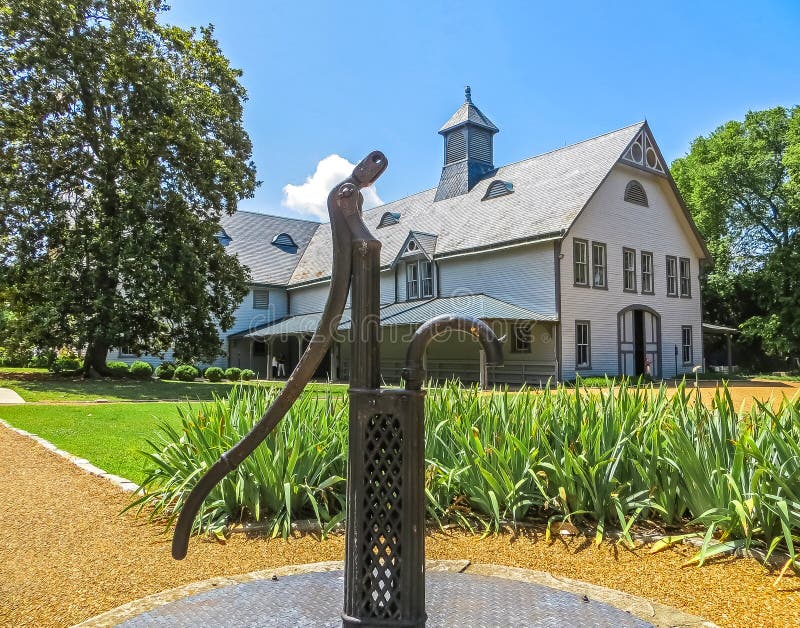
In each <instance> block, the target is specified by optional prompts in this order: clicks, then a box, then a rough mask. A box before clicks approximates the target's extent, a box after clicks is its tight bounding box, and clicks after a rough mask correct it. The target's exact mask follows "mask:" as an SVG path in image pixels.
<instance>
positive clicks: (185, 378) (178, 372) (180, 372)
mask: <svg viewBox="0 0 800 628" xmlns="http://www.w3.org/2000/svg"><path fill="white" fill-rule="evenodd" d="M198 377H200V371H198V370H197V369H196V368H195V367H193V366H192V365H191V364H181V365H180V366H179V367H178V368H176V369H175V379H177V380H178V381H181V382H192V381H194V380H196V379H197V378H198Z"/></svg>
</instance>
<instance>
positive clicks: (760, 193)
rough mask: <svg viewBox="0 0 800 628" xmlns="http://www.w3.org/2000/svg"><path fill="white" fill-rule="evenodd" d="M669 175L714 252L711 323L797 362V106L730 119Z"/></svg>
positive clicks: (708, 300) (708, 299)
mask: <svg viewBox="0 0 800 628" xmlns="http://www.w3.org/2000/svg"><path fill="white" fill-rule="evenodd" d="M671 169H672V174H673V176H674V178H675V182H676V183H677V185H678V188H679V190H680V191H681V194H682V195H683V197H684V199H685V200H686V202H687V204H688V205H689V208H690V210H691V211H692V214H693V215H694V219H695V221H696V222H697V225H698V228H699V229H700V231H701V233H702V234H703V236H704V237H705V238H706V241H707V243H708V245H709V249H710V250H711V252H712V254H713V256H714V262H715V265H714V267H713V269H712V270H711V272H710V273H709V274H708V275H707V277H706V282H705V286H704V288H705V290H704V295H703V296H704V300H705V305H706V309H707V315H708V317H709V318H710V319H712V320H716V321H717V322H720V323H728V324H737V325H741V328H742V329H743V331H744V332H745V336H746V338H749V339H751V340H757V341H758V342H759V343H760V344H761V346H762V347H763V349H764V350H765V351H766V352H767V354H769V355H772V356H775V357H781V358H787V357H798V356H800V234H798V228H800V106H797V107H794V108H790V109H786V108H783V107H776V108H774V109H768V110H766V111H752V112H750V113H748V114H747V115H746V116H745V119H744V121H731V122H728V123H726V124H724V125H722V126H721V127H719V128H717V129H716V130H715V131H714V132H712V133H711V134H709V135H708V136H707V137H699V138H697V139H696V140H695V141H694V142H693V143H692V146H691V150H690V151H689V153H688V154H687V155H686V156H685V157H682V158H680V159H677V160H676V161H675V162H674V163H673V164H672V168H671Z"/></svg>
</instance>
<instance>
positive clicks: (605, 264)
mask: <svg viewBox="0 0 800 628" xmlns="http://www.w3.org/2000/svg"><path fill="white" fill-rule="evenodd" d="M595 247H597V248H598V250H602V251H603V264H602V265H601V266H600V267H601V268H602V269H603V283H602V284H597V283H595V280H594V279H595V272H594V271H595V268H596V266H597V264H596V263H595V257H594V251H595ZM591 250H592V288H594V289H595V290H608V246H606V243H605V242H595V241H592V246H591Z"/></svg>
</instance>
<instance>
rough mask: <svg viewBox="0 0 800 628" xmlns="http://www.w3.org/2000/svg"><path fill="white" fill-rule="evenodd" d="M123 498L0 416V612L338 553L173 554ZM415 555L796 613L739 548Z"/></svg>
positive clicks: (721, 605)
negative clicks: (725, 551) (692, 562)
mask: <svg viewBox="0 0 800 628" xmlns="http://www.w3.org/2000/svg"><path fill="white" fill-rule="evenodd" d="M127 499H129V498H128V497H127V496H126V495H125V494H123V493H122V492H121V491H120V490H119V489H117V488H116V487H114V486H113V485H112V484H111V483H109V482H107V481H105V480H101V479H99V478H95V477H93V476H90V475H88V474H86V473H84V472H82V471H80V470H79V469H78V468H76V467H75V466H73V465H72V464H70V463H69V462H67V461H65V460H63V459H61V458H60V457H58V456H56V455H54V454H51V453H50V452H48V451H46V450H45V449H43V448H42V447H40V446H39V445H37V444H36V443H34V442H33V441H31V440H30V439H27V438H24V437H22V436H20V435H18V434H16V433H14V432H12V431H10V430H8V429H6V428H3V427H0V520H2V521H3V522H4V523H5V529H4V530H3V533H2V537H0V624H2V625H4V626H68V625H71V624H74V623H76V622H79V621H82V620H83V619H86V618H88V617H91V616H94V615H96V614H98V613H100V612H103V611H105V610H108V609H110V608H113V607H115V606H118V605H120V604H123V603H125V602H128V601H130V600H133V599H137V598H140V597H143V596H145V595H149V594H151V593H155V592H158V591H162V590H164V589H167V588H171V587H175V586H179V585H181V584H185V583H188V582H192V581H197V580H203V579H206V578H210V577H213V576H221V575H232V574H240V573H245V572H249V571H254V570H257V569H265V568H269V567H273V566H278V565H287V564H295V563H307V562H317V561H324V560H338V559H341V557H342V556H343V553H344V543H343V539H342V537H340V536H336V537H333V538H330V539H328V540H327V541H320V540H318V539H316V538H314V537H311V536H302V537H297V538H293V539H290V540H288V541H283V540H281V539H272V540H266V539H263V538H251V539H248V538H244V537H243V536H241V535H235V536H234V538H232V539H231V540H230V541H229V542H228V543H227V544H224V545H223V544H220V543H216V542H208V541H199V540H193V542H192V546H191V547H190V550H189V556H188V558H187V559H186V560H184V561H182V562H175V561H173V560H172V559H171V557H170V554H169V542H170V537H169V536H166V535H163V534H161V532H162V530H161V528H160V527H158V526H153V525H149V524H146V523H144V522H143V521H141V520H136V519H134V518H133V517H132V516H128V515H122V516H121V515H119V512H120V510H121V509H122V508H123V507H124V506H125V504H126V503H127V501H126V500H127ZM427 550H428V551H427V555H428V557H429V558H438V559H458V558H462V559H469V560H471V561H474V562H483V563H499V564H505V565H510V566H515V567H525V568H530V569H538V570H542V571H549V572H552V573H553V574H555V575H557V576H567V577H570V578H576V579H579V580H585V581H588V582H592V583H595V584H600V585H604V586H608V587H612V588H615V589H620V590H623V591H627V592H629V593H632V594H634V595H640V596H644V597H647V598H650V599H652V600H656V601H658V602H661V603H663V604H667V605H669V606H674V607H677V608H680V609H682V610H685V611H686V612H689V613H693V614H696V615H700V616H703V617H705V618H707V619H709V620H711V621H714V622H716V623H718V624H720V625H722V626H790V625H800V578H793V577H789V578H785V579H784V581H783V582H782V584H781V585H780V587H779V588H778V589H775V588H773V587H772V582H773V580H774V576H772V575H768V574H764V573H763V571H762V569H761V567H760V566H759V565H758V564H757V563H756V562H754V561H751V560H735V559H725V560H720V561H717V562H715V563H714V564H709V565H706V566H705V567H703V568H699V569H698V568H683V569H682V568H681V567H680V564H681V563H682V562H683V561H685V560H686V558H687V557H688V556H689V555H690V553H691V550H690V549H689V548H679V549H675V550H672V551H667V552H664V553H661V554H656V555H648V554H646V553H645V552H644V551H641V550H637V551H633V552H632V551H628V550H625V549H623V548H622V547H621V546H617V545H613V544H610V543H609V544H603V545H602V546H601V547H599V548H595V547H594V546H592V545H591V543H590V542H589V541H588V540H585V539H582V538H581V539H578V538H573V539H567V540H561V539H559V540H556V541H555V542H553V543H550V544H547V543H545V542H544V540H543V537H542V536H541V535H538V534H535V533H533V532H531V533H529V534H525V535H523V536H519V537H516V538H512V537H510V536H508V535H501V536H495V537H488V538H485V539H479V538H476V537H472V536H469V535H466V534H462V533H457V534H453V535H445V534H441V533H436V534H432V535H430V537H429V538H428V542H427Z"/></svg>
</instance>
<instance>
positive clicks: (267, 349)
mask: <svg viewBox="0 0 800 628" xmlns="http://www.w3.org/2000/svg"><path fill="white" fill-rule="evenodd" d="M264 354H265V355H266V356H267V372H266V374H265V376H264V379H272V338H270V339H269V340H267V339H264Z"/></svg>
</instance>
